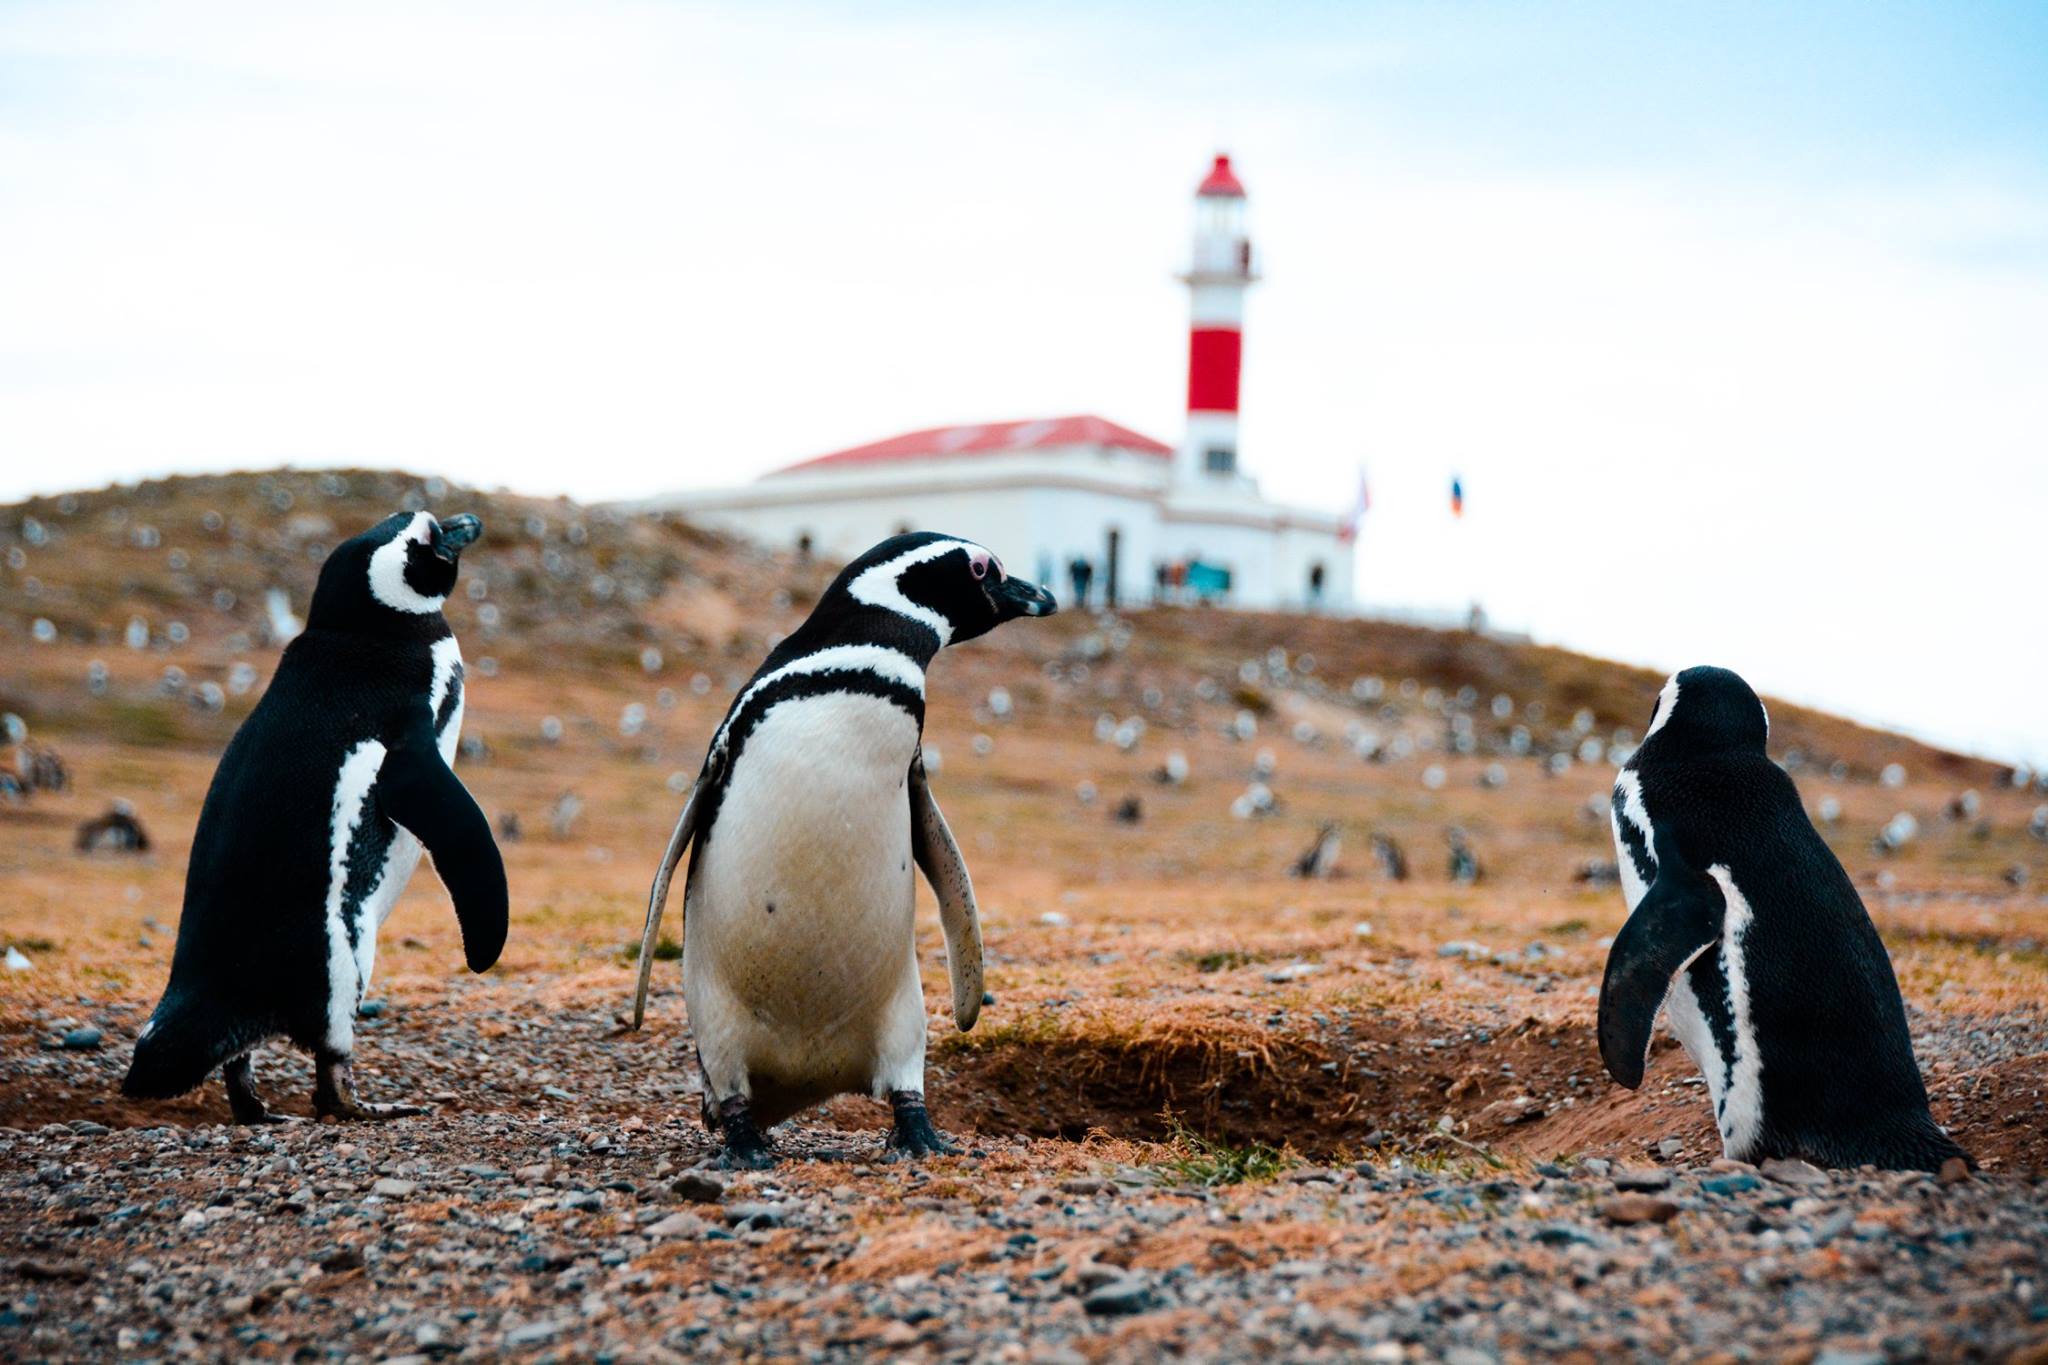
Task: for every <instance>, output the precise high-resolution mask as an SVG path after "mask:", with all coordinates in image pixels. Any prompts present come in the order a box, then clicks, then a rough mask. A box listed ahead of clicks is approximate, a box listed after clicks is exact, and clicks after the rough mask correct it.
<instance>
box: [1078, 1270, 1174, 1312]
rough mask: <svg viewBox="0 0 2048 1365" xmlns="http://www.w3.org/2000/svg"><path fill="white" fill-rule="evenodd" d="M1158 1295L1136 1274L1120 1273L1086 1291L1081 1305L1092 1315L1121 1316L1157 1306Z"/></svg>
mask: <svg viewBox="0 0 2048 1365" xmlns="http://www.w3.org/2000/svg"><path fill="white" fill-rule="evenodd" d="M1158 1304H1159V1296H1158V1295H1157V1294H1155V1293H1154V1292H1153V1290H1152V1286H1151V1285H1150V1284H1148V1283H1147V1282H1146V1281H1145V1280H1143V1279H1141V1278H1140V1277H1138V1276H1136V1275H1120V1276H1118V1277H1117V1278H1116V1279H1113V1280H1110V1281H1109V1282H1107V1283H1105V1284H1102V1285H1098V1286H1097V1287H1096V1288H1094V1289H1091V1290H1089V1291H1088V1293H1087V1295H1086V1296H1085V1297H1083V1298H1082V1300H1081V1307H1082V1308H1083V1309H1085V1310H1086V1311H1087V1312H1088V1313H1089V1314H1090V1315H1092V1316H1094V1317H1123V1316H1127V1315H1129V1314H1132V1313H1143V1312H1146V1311H1147V1310H1149V1309H1152V1308H1155V1307H1157V1306H1158Z"/></svg>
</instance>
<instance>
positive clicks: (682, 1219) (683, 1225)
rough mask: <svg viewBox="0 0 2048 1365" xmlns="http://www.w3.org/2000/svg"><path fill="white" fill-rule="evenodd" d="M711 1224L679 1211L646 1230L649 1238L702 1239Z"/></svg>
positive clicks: (651, 1224) (694, 1215) (648, 1226)
mask: <svg viewBox="0 0 2048 1365" xmlns="http://www.w3.org/2000/svg"><path fill="white" fill-rule="evenodd" d="M710 1227H711V1224H709V1223H707V1222H705V1221H704V1220H703V1219H702V1218H699V1217H698V1216H697V1215H696V1214H694V1213H690V1212H687V1211H678V1212H676V1213H672V1214H670V1215H668V1216H667V1217H666V1218H663V1219H660V1220H659V1221H657V1222H654V1223H650V1224H648V1225H647V1227H646V1228H645V1229H644V1231H645V1232H646V1234H647V1235H648V1236H649V1237H702V1236H703V1235H704V1234H705V1233H706V1232H707V1231H709V1230H710Z"/></svg>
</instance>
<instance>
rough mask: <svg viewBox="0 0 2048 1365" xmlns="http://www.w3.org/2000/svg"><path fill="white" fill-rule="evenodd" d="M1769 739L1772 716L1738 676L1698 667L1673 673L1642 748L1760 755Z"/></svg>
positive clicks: (1716, 669)
mask: <svg viewBox="0 0 2048 1365" xmlns="http://www.w3.org/2000/svg"><path fill="white" fill-rule="evenodd" d="M1770 734H1771V718H1770V715H1769V714H1768V713H1767V712H1766V711H1765V710H1764V704H1763V702H1762V701H1760V700H1759V699H1758V698H1757V695H1756V693H1755V692H1754V691H1752V690H1751V689H1750V686H1749V684H1748V683H1746V682H1744V681H1743V680H1742V677H1741V675H1740V674H1737V673H1734V672H1731V671H1730V670H1728V669H1725V668H1712V667H1708V666H1706V665H1701V666H1699V667H1695V668H1688V669H1686V670H1684V671H1683V672H1680V673H1674V674H1673V675H1672V676H1671V678H1670V680H1669V681H1667V682H1666V683H1665V684H1664V690H1663V691H1661V692H1659V693H1658V694H1657V705H1656V709H1655V710H1654V711H1653V712H1652V713H1651V715H1650V729H1649V732H1648V733H1647V734H1645V735H1644V736H1643V744H1644V747H1645V748H1647V747H1649V746H1650V744H1651V743H1652V742H1655V743H1656V744H1657V746H1658V748H1659V750H1661V751H1668V752H1674V753H1696V754H1704V753H1717V752H1721V751H1725V750H1736V751H1741V752H1748V753H1757V754H1761V753H1763V752H1764V745H1765V742H1766V741H1767V740H1769V738H1770Z"/></svg>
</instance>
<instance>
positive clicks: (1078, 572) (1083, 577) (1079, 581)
mask: <svg viewBox="0 0 2048 1365" xmlns="http://www.w3.org/2000/svg"><path fill="white" fill-rule="evenodd" d="M1067 576H1068V577H1069V578H1071V579H1072V580H1073V582H1074V605H1075V606H1076V607H1077V608H1078V607H1085V606H1087V605H1088V585H1089V584H1090V583H1093V582H1094V581H1095V566H1094V565H1093V564H1090V563H1089V562H1088V557H1087V556H1086V555H1075V556H1074V562H1073V563H1071V564H1069V565H1067Z"/></svg>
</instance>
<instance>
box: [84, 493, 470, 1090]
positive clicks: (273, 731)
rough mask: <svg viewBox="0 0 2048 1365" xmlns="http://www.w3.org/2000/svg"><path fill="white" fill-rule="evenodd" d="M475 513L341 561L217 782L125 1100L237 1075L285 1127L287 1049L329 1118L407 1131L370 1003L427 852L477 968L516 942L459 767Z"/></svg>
mask: <svg viewBox="0 0 2048 1365" xmlns="http://www.w3.org/2000/svg"><path fill="white" fill-rule="evenodd" d="M482 531H483V526H482V523H480V522H479V521H478V520H477V519H476V518H475V517H473V516H469V515H466V514H465V515H462V516H456V517H450V518H449V519H448V520H447V521H445V522H440V521H436V520H435V519H434V518H433V517H432V516H431V515H429V514H428V513H426V512H412V513H400V514H398V515H396V516H392V517H389V518H387V519H385V520H384V521H382V522H379V523H378V524H377V525H376V526H373V527H371V528H370V529H369V530H367V531H365V532H363V533H362V534H361V535H359V536H356V537H355V538H354V539H352V540H349V541H345V542H344V543H342V544H341V545H340V546H338V547H336V549H335V550H334V552H333V553H332V554H331V555H329V556H328V558H327V562H326V564H325V565H323V566H322V568H321V570H320V584H319V587H318V589H317V590H316V591H315V592H314V594H313V601H312V605H311V607H310V608H309V609H308V611H307V614H306V628H305V631H304V632H303V633H302V634H300V635H299V636H298V638H296V639H295V640H293V641H292V643H291V644H290V645H289V646H287V647H286V649H285V652H284V657H283V659H282V660H281V661H280V662H279V664H278V668H277V675H276V677H275V678H274V679H273V680H272V682H271V684H270V687H269V689H268V690H267V691H265V693H264V694H263V698H262V700H261V701H259V702H258V703H257V706H256V708H255V710H253V711H252V712H250V714H249V717H248V719H247V720H245V721H244V722H243V723H242V726H241V728H240V729H239V730H237V731H236V732H235V737H234V739H233V740H232V741H231V742H230V743H229V744H228V748H227V752H226V753H225V754H224V755H223V756H222V758H221V761H220V766H219V768H217V769H216V770H215V772H214V775H213V784H212V786H211V787H209V788H208V790H207V794H206V803H205V805H204V807H203V808H202V809H201V811H200V815H199V828H198V831H197V833H196V834H195V836H194V838H193V841H192V857H191V863H190V865H189V867H188V869H187V872H186V876H185V905H184V912H183V916H182V918H181V919H180V920H179V923H178V944H177V949H176V952H175V953H174V955H173V957H172V960H171V979H170V984H169V985H168V986H167V987H166V988H165V990H164V995H163V999H162V1000H161V1001H160V1002H159V1003H158V1005H157V1007H156V1010H155V1012H154V1013H153V1014H151V1016H150V1019H149V1022H148V1023H147V1024H146V1025H145V1026H144V1027H143V1030H142V1034H141V1036H140V1037H139V1038H138V1039H137V1040H136V1044H135V1058H134V1062H133V1064H132V1065H131V1066H130V1068H129V1071H128V1076H127V1079H126V1080H125V1081H123V1082H122V1086H121V1089H122V1091H123V1093H124V1094H127V1095H130V1096H133V1097H136V1098H143V1099H166V1098H169V1097H170V1096H173V1095H179V1094H183V1093H184V1092H185V1091H188V1090H190V1089H192V1088H193V1087H194V1086H196V1085H198V1084H199V1083H200V1082H201V1081H203V1080H205V1079H206V1077H207V1075H208V1074H209V1073H210V1072H212V1070H213V1069H214V1068H215V1067H217V1066H219V1067H223V1068H224V1071H223V1075H224V1079H225V1081H226V1083H227V1092H228V1102H229V1104H230V1106H231V1107H232V1109H233V1111H234V1116H235V1121H236V1122H238V1123H270V1122H280V1121H283V1120H282V1119H281V1118H280V1116H278V1115H275V1114H272V1113H271V1112H270V1111H269V1110H268V1109H267V1108H266V1107H265V1106H264V1103H263V1101H262V1099H261V1098H260V1097H259V1096H258V1095H257V1094H256V1091H255V1089H254V1087H253V1085H252V1084H251V1077H250V1066H249V1057H250V1052H251V1050H252V1049H253V1048H255V1047H256V1046H257V1045H258V1044H260V1043H262V1042H264V1041H265V1040H267V1039H270V1038H274V1037H279V1036H283V1037H286V1038H289V1039H290V1040H291V1041H292V1042H294V1043H296V1044H298V1045H299V1046H300V1047H303V1048H305V1049H307V1050H308V1051H310V1052H311V1053H312V1054H313V1056H314V1058H315V1061H316V1064H317V1073H318V1079H317V1082H316V1085H315V1088H314V1108H315V1110H316V1111H317V1112H318V1113H319V1114H320V1115H322V1116H327V1115H332V1116H334V1117H337V1118H349V1119H383V1118H397V1117H401V1116H404V1115H408V1114H419V1113H424V1112H426V1111H425V1110H424V1109H421V1108H418V1107H415V1106H411V1105H398V1104H383V1105H378V1104H366V1103H363V1102H362V1101H361V1100H359V1099H358V1098H357V1097H356V1093H355V1085H354V1080H353V1074H352V1071H351V1066H350V1059H351V1056H352V1054H353V1051H354V1043H355V1017H356V1009H357V1007H358V1006H359V1005H360V1004H361V1003H362V998H363V991H364V989H365V987H366V986H367V985H368V984H369V980H370V971H371V968H372V966H373V964H374V963H375V960H376V954H377V931H378V929H379V928H380V927H381V926H382V924H383V922H384V919H385V917H386V916H388V915H389V914H390V913H391V908H392V906H393V905H394V904H396V903H397V900H398V897H399V893H400V892H402V891H403V890H404V889H405V884H406V882H407V881H408V880H409V879H410V878H411V876H412V873H413V869H414V867H415V866H416V865H417V864H418V862H419V856H420V852H421V848H422V846H424V847H425V849H426V851H428V852H430V853H431V854H432V855H433V859H434V868H435V870H436V871H437V872H438V873H440V876H441V880H442V882H443V883H444V884H445V885H446V886H447V888H448V891H449V894H450V896H451V897H452V898H453V899H454V902H455V913H456V917H457V918H458V919H459V920H460V922H461V924H462V942H463V952H464V955H465V956H466V957H467V958H468V961H469V967H470V970H472V971H478V972H481V971H485V970H487V969H488V968H489V967H490V966H491V964H492V963H494V962H496V961H497V959H498V953H499V951H500V950H501V949H502V948H503V947H504V946H505V922H506V909H507V905H506V889H505V866H504V863H503V862H502V861H501V860H500V859H499V856H498V848H497V845H496V844H495V843H494V842H493V841H492V839H491V829H490V824H489V822H488V821H487V820H486V819H485V818H484V814H483V812H482V811H481V810H479V809H478V808H477V804H476V802H475V801H474V800H473V799H471V797H470V795H469V792H468V791H467V790H466V789H465V788H464V787H463V785H462V782H461V781H460V779H458V778H457V777H456V776H455V774H454V772H453V771H452V770H451V769H450V767H449V764H450V763H451V762H453V761H454V758H455V750H456V745H457V743H458V741H459V740H460V737H461V731H462V710H463V670H462V651H461V650H460V648H459V647H458V646H457V645H456V642H455V636H454V634H453V633H452V632H451V631H450V630H449V628H448V622H447V619H446V618H445V617H443V616H442V614H441V607H442V604H443V602H444V601H445V600H446V598H447V595H448V593H449V592H450V591H451V590H452V589H453V588H454V586H455V572H456V561H457V560H458V558H459V557H460V555H461V553H462V550H463V548H464V547H465V546H467V545H468V544H469V543H470V542H471V541H473V540H475V539H476V538H477V537H478V536H479V535H480V534H482Z"/></svg>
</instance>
